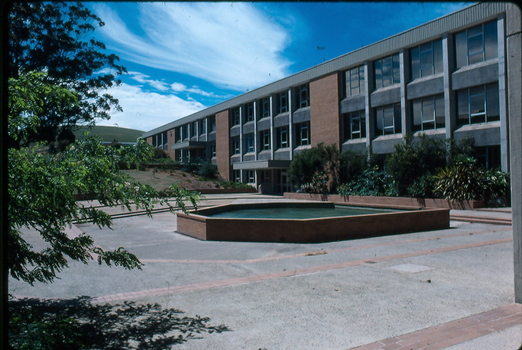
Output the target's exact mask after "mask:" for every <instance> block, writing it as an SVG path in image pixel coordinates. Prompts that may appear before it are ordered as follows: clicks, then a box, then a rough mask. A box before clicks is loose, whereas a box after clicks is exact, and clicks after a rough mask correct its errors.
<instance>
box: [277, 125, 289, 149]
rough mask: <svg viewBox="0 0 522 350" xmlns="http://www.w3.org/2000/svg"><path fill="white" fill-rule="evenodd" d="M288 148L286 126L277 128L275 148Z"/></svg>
mask: <svg viewBox="0 0 522 350" xmlns="http://www.w3.org/2000/svg"><path fill="white" fill-rule="evenodd" d="M285 147H290V145H289V144H288V125H286V126H283V127H281V128H277V148H285Z"/></svg>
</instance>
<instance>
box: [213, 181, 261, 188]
mask: <svg viewBox="0 0 522 350" xmlns="http://www.w3.org/2000/svg"><path fill="white" fill-rule="evenodd" d="M218 184H219V185H220V186H221V187H223V188H231V189H236V188H237V189H252V188H253V187H252V186H251V185H249V184H245V183H242V182H235V181H224V180H218Z"/></svg>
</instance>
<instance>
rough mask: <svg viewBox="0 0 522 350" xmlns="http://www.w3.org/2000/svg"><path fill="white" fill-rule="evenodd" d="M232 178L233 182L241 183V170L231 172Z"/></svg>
mask: <svg viewBox="0 0 522 350" xmlns="http://www.w3.org/2000/svg"><path fill="white" fill-rule="evenodd" d="M232 176H233V179H234V182H241V170H233V173H232Z"/></svg>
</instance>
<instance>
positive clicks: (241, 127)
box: [239, 106, 243, 181]
mask: <svg viewBox="0 0 522 350" xmlns="http://www.w3.org/2000/svg"><path fill="white" fill-rule="evenodd" d="M239 161H240V162H242V161H243V106H239ZM241 181H243V171H241Z"/></svg>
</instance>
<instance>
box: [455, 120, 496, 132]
mask: <svg viewBox="0 0 522 350" xmlns="http://www.w3.org/2000/svg"><path fill="white" fill-rule="evenodd" d="M494 128H500V121H495V122H489V123H480V124H469V125H462V126H460V127H458V128H457V129H456V130H455V132H464V131H470V130H480V129H494Z"/></svg>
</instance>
